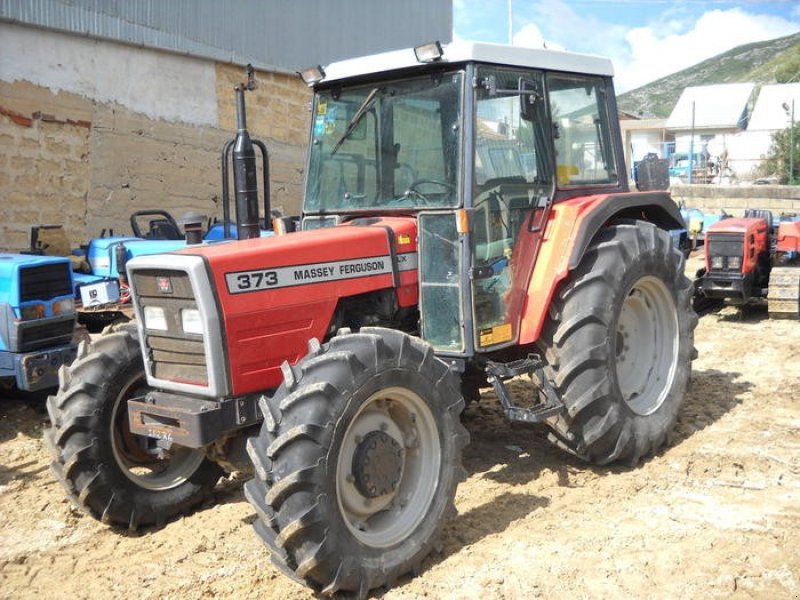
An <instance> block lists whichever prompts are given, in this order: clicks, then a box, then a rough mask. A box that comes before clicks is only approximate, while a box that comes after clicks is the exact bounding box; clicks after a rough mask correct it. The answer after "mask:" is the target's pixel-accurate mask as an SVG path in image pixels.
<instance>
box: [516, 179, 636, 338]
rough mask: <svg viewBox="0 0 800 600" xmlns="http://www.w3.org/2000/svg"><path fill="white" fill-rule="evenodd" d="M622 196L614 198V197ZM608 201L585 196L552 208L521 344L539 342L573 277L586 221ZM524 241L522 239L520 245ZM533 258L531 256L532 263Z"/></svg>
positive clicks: (527, 297) (530, 289)
mask: <svg viewBox="0 0 800 600" xmlns="http://www.w3.org/2000/svg"><path fill="white" fill-rule="evenodd" d="M622 195H624V194H614V197H619V196H622ZM608 198H610V196H609V195H607V194H602V195H595V196H582V197H579V198H571V199H569V200H565V201H563V202H559V203H557V204H554V205H553V207H552V208H551V210H550V213H549V215H548V217H547V224H546V226H545V229H544V235H543V236H542V237H541V247H540V249H539V252H538V254H537V255H536V256H535V260H536V263H535V267H534V268H533V273H532V275H531V277H530V282H529V283H528V289H527V293H526V295H525V297H524V299H523V303H522V320H521V322H520V332H519V343H520V344H530V343H533V342H535V341H536V340H538V339H539V336H540V335H541V332H542V326H543V325H544V321H545V318H546V317H547V311H548V309H549V308H550V302H551V300H552V298H553V294H554V293H555V291H556V288H557V287H558V286H559V284H560V283H561V282H562V281H563V280H564V278H565V277H566V276H567V274H568V273H569V259H570V254H571V253H572V249H573V247H574V246H575V239H576V234H577V232H578V230H579V228H580V226H581V224H582V223H583V221H584V219H585V218H586V217H587V216H588V215H589V214H591V212H592V211H593V210H594V209H595V208H597V206H598V205H599V204H601V203H602V202H604V201H606V199H608ZM522 239H523V236H522V235H520V241H522ZM533 258H534V257H533V256H531V257H530V258H529V259H528V260H533Z"/></svg>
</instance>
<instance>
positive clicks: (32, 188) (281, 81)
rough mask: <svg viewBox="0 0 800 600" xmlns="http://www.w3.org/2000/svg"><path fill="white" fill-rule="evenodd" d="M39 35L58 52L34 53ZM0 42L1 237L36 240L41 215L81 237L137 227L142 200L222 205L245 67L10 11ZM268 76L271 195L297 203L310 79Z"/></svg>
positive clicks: (265, 123)
mask: <svg viewBox="0 0 800 600" xmlns="http://www.w3.org/2000/svg"><path fill="white" fill-rule="evenodd" d="M39 38H46V39H45V40H44V42H46V44H45V45H46V46H47V47H48V48H50V49H51V50H53V49H59V48H60V49H61V52H60V56H59V59H58V60H57V61H56V60H54V59H47V60H45V58H44V57H42V56H38V55H36V50H35V48H36V43H37V42H36V40H37V39H39ZM26 47H27V48H29V50H25V48H26ZM31 48H33V50H32V51H31V50H30V49H31ZM0 53H3V54H4V55H5V57H4V58H6V60H5V61H4V62H2V64H0V250H11V251H19V250H22V249H25V248H27V247H28V245H29V236H30V228H31V227H32V226H34V225H39V224H63V225H64V227H65V230H66V232H67V235H68V237H69V239H70V244H71V245H72V246H73V247H77V246H78V245H80V244H83V243H86V241H87V240H88V239H90V238H92V237H96V236H98V235H100V233H101V231H102V230H103V229H105V230H109V229H113V230H114V232H115V233H117V234H122V235H127V234H129V233H130V225H129V216H130V214H131V213H132V212H133V211H136V210H142V209H153V208H160V209H166V210H168V211H169V212H171V213H172V214H173V216H175V217H176V218H180V217H181V216H182V215H183V214H184V213H186V212H187V211H189V210H192V211H196V212H199V213H201V214H205V215H207V216H209V217H218V218H221V217H222V204H221V195H222V184H221V172H220V152H221V150H222V146H223V144H224V143H225V142H226V141H227V140H229V139H232V138H233V137H234V135H235V128H236V117H235V114H236V113H235V111H236V105H235V96H234V92H233V86H234V84H235V83H238V82H240V81H242V80H243V79H244V78H245V75H244V73H245V71H244V67H242V66H237V65H223V64H215V63H210V62H205V61H200V60H198V59H194V58H188V57H182V56H175V55H170V54H167V53H163V52H156V51H153V50H146V49H141V48H131V47H126V46H122V45H120V44H114V43H112V42H101V41H93V40H87V39H83V38H77V37H75V36H69V35H65V34H57V33H54V32H42V31H37V30H32V29H26V28H24V27H19V26H11V25H8V24H0ZM48 56H52V53H50V54H48ZM67 61H71V63H73V64H70V65H67V64H66V63H67ZM68 67H69V68H68ZM114 70H116V71H117V73H116V77H117V79H116V80H115V81H116V83H114V84H113V85H111V84H108V82H107V81H106V79H107V77H106V75H103V74H104V73H107V72H108V71H114ZM73 71H74V73H78V75H75V74H73ZM175 73H182V74H184V75H186V77H187V78H188V79H189V80H190V81H186V82H183V81H181V79H180V78H175V77H174V74H175ZM92 78H95V79H92ZM256 81H257V83H258V87H257V89H256V90H254V91H249V92H247V97H246V99H247V108H248V128H249V130H250V132H251V134H252V135H253V136H254V137H258V138H260V139H261V140H262V141H263V142H264V143H265V144H266V146H267V148H268V151H269V155H270V167H271V174H270V175H271V176H270V180H271V191H272V205H273V207H277V208H281V209H283V210H284V211H285V212H286V213H287V214H298V213H299V211H300V204H301V197H302V190H303V178H304V169H305V146H306V139H307V132H308V123H309V119H310V113H309V110H308V104H309V102H310V100H311V93H310V91H309V90H308V88H306V86H305V85H303V83H302V81H300V79H299V78H297V77H293V76H291V75H287V74H281V73H268V72H257V73H256ZM145 83H146V85H145ZM114 86H117V87H114ZM175 86H179V87H181V89H184V90H185V92H184V93H182V94H181V93H176V91H175V89H174V87H175ZM184 102H185V106H184V104H183V103H184ZM209 107H211V108H209ZM260 181H261V179H260V176H259V182H260ZM231 192H232V183H231ZM231 208H232V210H233V207H231Z"/></svg>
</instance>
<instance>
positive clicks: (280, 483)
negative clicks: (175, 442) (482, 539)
mask: <svg viewBox="0 0 800 600" xmlns="http://www.w3.org/2000/svg"><path fill="white" fill-rule="evenodd" d="M284 378H285V381H284V384H283V385H282V386H281V387H280V388H279V389H278V391H277V392H276V394H275V395H274V396H273V397H272V398H270V399H267V400H265V401H264V402H263V403H262V407H261V408H262V411H263V413H264V417H265V419H264V424H263V426H262V428H261V432H260V434H259V435H258V436H257V437H255V438H251V440H250V441H249V444H248V451H249V454H250V458H251V459H252V461H253V464H254V466H255V471H256V476H255V478H254V479H253V480H251V481H249V482H248V483H247V484H246V485H245V496H246V497H247V499H248V501H249V502H250V503H251V504H252V505H253V507H254V508H255V510H256V513H257V519H256V522H255V529H256V532H257V533H258V535H259V536H260V537H261V538H262V540H263V541H264V543H265V544H266V545H267V546H268V547H269V548H270V550H271V552H272V559H273V561H274V562H275V563H276V564H277V565H278V567H280V568H281V569H282V570H284V571H286V572H288V573H289V574H291V575H292V576H294V577H295V578H299V579H301V580H303V581H304V582H305V583H307V584H308V585H310V586H311V587H313V588H315V589H317V590H319V591H321V592H322V593H323V594H326V595H331V594H334V593H335V592H337V591H346V592H351V593H355V594H356V595H358V596H359V597H363V596H365V595H366V594H367V593H368V592H369V590H371V589H373V588H375V587H379V586H390V585H391V584H392V583H393V582H394V580H395V579H396V578H397V577H399V576H401V575H403V574H405V573H407V572H409V571H412V570H414V569H416V568H417V567H418V566H419V564H420V563H421V562H422V560H423V559H424V558H425V557H426V556H427V555H428V554H429V553H430V552H431V551H432V549H433V548H434V546H435V544H436V541H437V538H438V536H439V534H440V532H441V529H442V526H443V523H444V519H445V518H446V517H447V516H448V515H449V514H452V513H454V512H455V508H454V505H453V498H454V496H455V489H456V485H457V483H458V481H459V480H460V479H461V477H462V473H463V469H462V468H461V450H462V448H463V447H464V445H465V444H466V442H467V433H466V431H465V430H464V428H463V427H462V426H461V424H460V422H459V415H460V413H461V411H462V409H463V407H464V401H463V399H462V398H461V395H460V394H459V392H458V383H457V381H456V378H455V377H454V376H453V375H452V374H451V373H450V371H449V369H448V367H447V365H445V364H444V363H443V362H442V361H440V360H439V359H438V358H436V357H435V356H434V354H433V350H432V348H431V347H430V346H428V345H427V344H425V343H424V342H422V341H420V340H419V339H417V338H413V337H411V336H408V335H406V334H404V333H401V332H398V331H392V330H387V329H379V328H363V329H361V331H360V332H359V333H356V334H350V333H348V334H345V335H339V336H336V337H334V338H333V339H332V340H331V341H330V343H328V344H326V345H324V346H321V347H320V346H319V345H318V344H316V343H313V342H312V344H311V352H310V354H309V355H308V356H307V357H306V358H304V359H303V360H301V361H300V362H299V363H298V364H297V365H296V366H295V367H289V366H288V365H285V366H284Z"/></svg>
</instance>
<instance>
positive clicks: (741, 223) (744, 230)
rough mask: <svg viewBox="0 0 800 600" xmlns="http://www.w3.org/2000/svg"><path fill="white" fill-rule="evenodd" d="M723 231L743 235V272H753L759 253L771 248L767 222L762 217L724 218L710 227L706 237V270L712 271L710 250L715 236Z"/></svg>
mask: <svg viewBox="0 0 800 600" xmlns="http://www.w3.org/2000/svg"><path fill="white" fill-rule="evenodd" d="M723 233H724V234H734V235H737V236H741V238H742V244H743V246H744V248H743V253H742V257H743V259H742V273H744V274H747V273H753V272H754V271H755V270H756V266H757V265H758V256H759V254H761V253H762V252H767V251H768V250H769V240H768V234H767V222H766V221H765V220H764V219H760V218H747V219H722V220H721V221H717V222H716V223H714V224H713V225H712V226H711V227H709V228H708V231H707V232H706V239H705V256H706V271H711V257H710V252H711V248H713V245H714V236H715V235H718V234H723Z"/></svg>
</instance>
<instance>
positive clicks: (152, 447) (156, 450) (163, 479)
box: [111, 374, 205, 491]
mask: <svg viewBox="0 0 800 600" xmlns="http://www.w3.org/2000/svg"><path fill="white" fill-rule="evenodd" d="M148 389H149V388H148V387H147V384H146V379H145V377H144V375H142V374H136V375H134V376H133V377H131V378H130V380H129V381H128V382H127V383H126V384H125V385H124V386H123V387H122V391H121V392H120V394H119V396H118V397H117V400H116V402H115V403H114V410H113V411H112V414H111V448H112V450H113V453H114V459H115V460H116V461H117V465H118V466H119V468H120V470H121V471H122V473H123V474H124V475H125V476H126V477H127V478H128V479H130V480H131V481H132V482H133V483H135V484H136V485H137V486H139V487H141V488H144V489H147V490H151V491H164V490H169V489H172V488H175V487H178V486H179V485H181V484H182V483H184V482H185V481H186V480H187V479H188V478H189V477H191V476H192V474H193V473H194V472H195V471H197V469H198V467H199V466H200V464H201V463H202V462H203V460H204V459H205V452H204V451H202V450H194V449H192V448H185V447H180V446H172V445H171V444H165V443H163V442H158V441H156V440H153V439H151V438H147V437H144V436H140V435H136V434H134V433H131V430H130V424H129V422H128V399H129V398H134V397H138V396H143V395H144V394H145V393H147V390H148Z"/></svg>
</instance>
